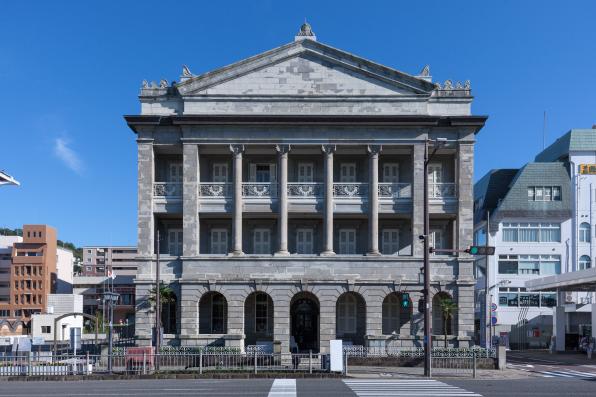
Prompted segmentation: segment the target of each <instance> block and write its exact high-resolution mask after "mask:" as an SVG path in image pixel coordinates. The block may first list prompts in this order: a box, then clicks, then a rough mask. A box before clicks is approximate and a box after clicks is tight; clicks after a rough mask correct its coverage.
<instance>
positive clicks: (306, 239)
mask: <svg viewBox="0 0 596 397" xmlns="http://www.w3.org/2000/svg"><path fill="white" fill-rule="evenodd" d="M313 240H314V239H313V230H312V229H310V228H302V229H296V253H297V254H305V255H310V254H313V253H314V248H313Z"/></svg>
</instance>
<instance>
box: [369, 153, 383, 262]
mask: <svg viewBox="0 0 596 397" xmlns="http://www.w3.org/2000/svg"><path fill="white" fill-rule="evenodd" d="M381 149H382V147H381V146H380V145H369V146H368V147H367V150H368V239H369V240H368V255H381V253H380V252H379V155H380V153H381Z"/></svg>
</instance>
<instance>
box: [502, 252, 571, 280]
mask: <svg viewBox="0 0 596 397" xmlns="http://www.w3.org/2000/svg"><path fill="white" fill-rule="evenodd" d="M498 266H499V274H518V275H542V276H549V275H553V274H561V256H560V255H499V262H498Z"/></svg>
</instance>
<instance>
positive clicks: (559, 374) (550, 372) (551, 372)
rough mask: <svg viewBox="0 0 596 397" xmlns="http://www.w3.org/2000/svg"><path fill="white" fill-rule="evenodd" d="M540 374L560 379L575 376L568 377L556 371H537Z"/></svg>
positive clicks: (569, 376) (568, 376)
mask: <svg viewBox="0 0 596 397" xmlns="http://www.w3.org/2000/svg"><path fill="white" fill-rule="evenodd" d="M538 372H540V373H541V374H546V375H551V376H559V377H562V378H575V376H573V375H569V374H566V373H563V372H558V371H538Z"/></svg>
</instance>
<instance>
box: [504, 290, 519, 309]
mask: <svg viewBox="0 0 596 397" xmlns="http://www.w3.org/2000/svg"><path fill="white" fill-rule="evenodd" d="M517 295H518V294H517V292H516V293H500V294H499V306H504V307H517V306H518V297H517Z"/></svg>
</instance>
